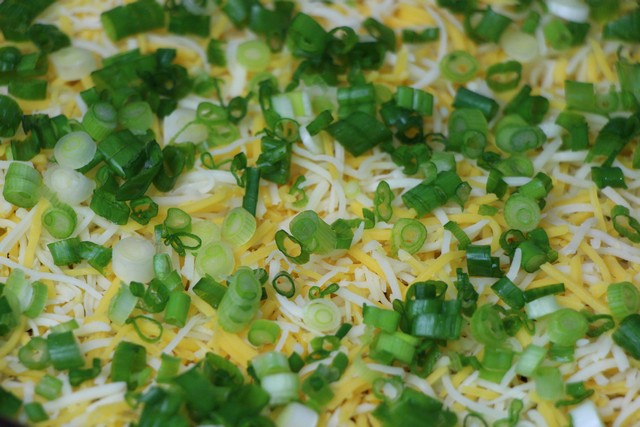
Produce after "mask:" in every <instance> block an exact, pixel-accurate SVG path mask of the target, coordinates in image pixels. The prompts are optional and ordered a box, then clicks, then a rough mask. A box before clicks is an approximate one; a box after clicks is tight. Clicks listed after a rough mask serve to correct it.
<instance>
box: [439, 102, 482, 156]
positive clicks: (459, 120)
mask: <svg viewBox="0 0 640 427" xmlns="http://www.w3.org/2000/svg"><path fill="white" fill-rule="evenodd" d="M487 132H488V125H487V119H486V118H485V116H484V113H483V112H482V111H481V110H478V109H475V108H458V109H456V110H454V111H453V113H452V114H451V117H450V118H449V138H448V139H447V149H449V150H455V151H462V153H463V154H464V155H465V156H467V157H470V158H473V159H475V158H478V157H480V155H481V154H482V151H483V150H484V147H485V146H486V145H487Z"/></svg>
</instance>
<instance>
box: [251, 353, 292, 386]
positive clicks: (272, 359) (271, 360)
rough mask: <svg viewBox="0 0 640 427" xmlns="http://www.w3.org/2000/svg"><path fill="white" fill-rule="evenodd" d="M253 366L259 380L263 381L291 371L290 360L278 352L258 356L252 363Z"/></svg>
mask: <svg viewBox="0 0 640 427" xmlns="http://www.w3.org/2000/svg"><path fill="white" fill-rule="evenodd" d="M251 366H252V367H253V371H254V372H255V374H256V377H258V379H259V380H262V379H263V378H265V377H266V376H268V375H273V374H278V373H281V372H290V371H291V369H290V367H289V359H287V356H285V355H284V354H282V353H280V352H278V351H269V352H267V353H262V354H259V355H257V356H256V357H255V358H254V359H253V360H252V361H251Z"/></svg>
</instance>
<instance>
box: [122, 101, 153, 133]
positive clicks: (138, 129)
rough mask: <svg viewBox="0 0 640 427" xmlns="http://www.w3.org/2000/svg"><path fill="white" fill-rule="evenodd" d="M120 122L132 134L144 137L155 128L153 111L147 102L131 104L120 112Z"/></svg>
mask: <svg viewBox="0 0 640 427" xmlns="http://www.w3.org/2000/svg"><path fill="white" fill-rule="evenodd" d="M118 122H119V123H120V125H121V126H122V127H124V128H125V129H129V130H130V131H131V133H133V134H135V135H144V134H145V133H147V130H149V129H151V126H153V111H152V110H151V106H150V105H149V103H147V102H144V101H136V102H131V103H129V104H127V105H125V106H124V107H122V108H121V109H120V111H118Z"/></svg>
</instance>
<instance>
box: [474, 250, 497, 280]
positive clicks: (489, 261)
mask: <svg viewBox="0 0 640 427" xmlns="http://www.w3.org/2000/svg"><path fill="white" fill-rule="evenodd" d="M467 270H468V271H469V275H470V276H483V277H502V270H500V263H499V260H498V258H497V257H492V256H491V246H489V245H468V246H467Z"/></svg>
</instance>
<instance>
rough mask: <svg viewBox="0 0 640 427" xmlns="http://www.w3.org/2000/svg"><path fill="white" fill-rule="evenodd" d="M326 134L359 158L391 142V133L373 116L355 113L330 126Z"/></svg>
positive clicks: (359, 112)
mask: <svg viewBox="0 0 640 427" xmlns="http://www.w3.org/2000/svg"><path fill="white" fill-rule="evenodd" d="M326 129H327V132H329V134H331V136H333V137H334V138H335V139H336V141H338V142H339V143H340V144H341V145H343V146H344V148H345V149H346V150H347V151H348V152H349V153H351V154H353V155H354V156H359V155H361V154H364V153H365V152H367V151H369V150H370V149H372V148H373V147H375V146H376V145H378V144H381V143H383V142H388V141H390V140H391V131H390V130H389V129H388V128H387V127H386V126H385V125H383V124H382V123H380V122H379V121H378V120H377V119H376V118H375V117H374V116H372V115H371V114H368V113H364V112H361V111H355V112H353V113H351V114H350V115H349V116H348V117H346V118H344V119H342V120H338V121H337V122H334V123H332V124H330V125H329V126H328V127H327V128H326Z"/></svg>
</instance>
